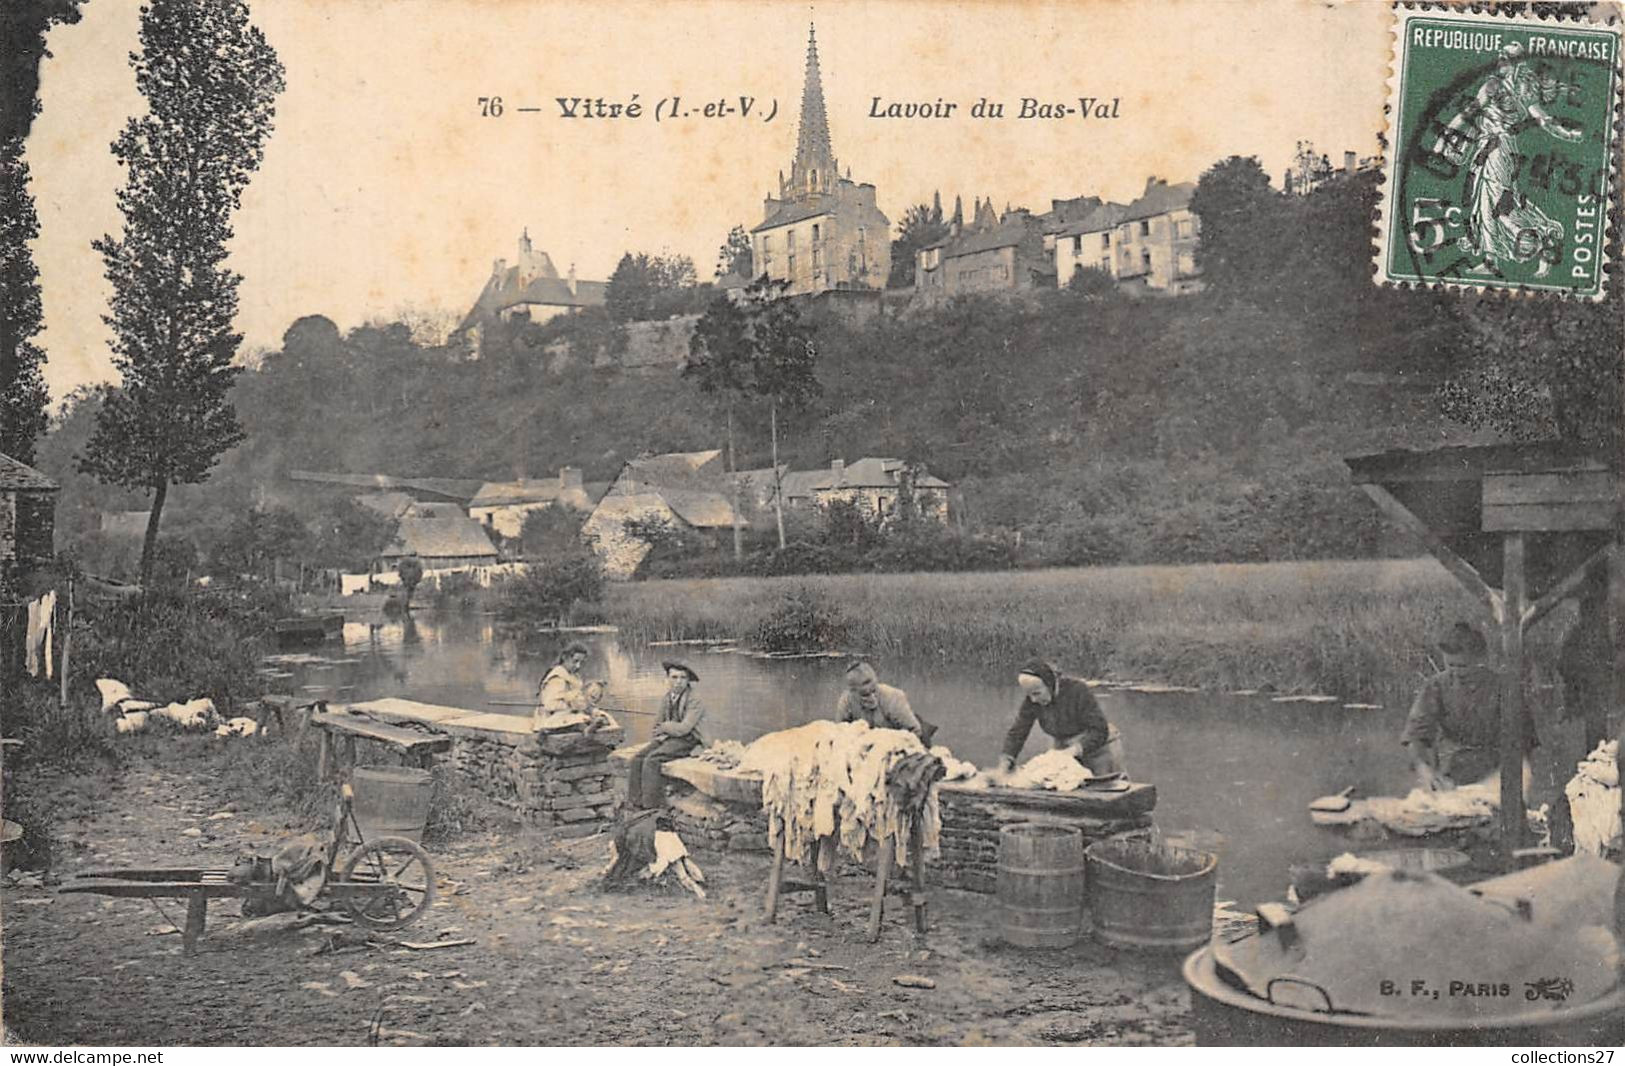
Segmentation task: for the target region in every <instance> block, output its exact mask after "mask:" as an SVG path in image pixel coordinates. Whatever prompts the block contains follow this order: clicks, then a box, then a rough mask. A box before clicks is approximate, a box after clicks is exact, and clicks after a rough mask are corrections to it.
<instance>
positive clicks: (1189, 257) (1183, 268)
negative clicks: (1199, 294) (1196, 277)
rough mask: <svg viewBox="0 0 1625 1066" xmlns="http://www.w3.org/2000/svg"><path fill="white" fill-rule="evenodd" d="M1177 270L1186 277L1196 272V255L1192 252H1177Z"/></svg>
mask: <svg viewBox="0 0 1625 1066" xmlns="http://www.w3.org/2000/svg"><path fill="white" fill-rule="evenodd" d="M1179 272H1180V273H1181V274H1184V275H1186V276H1187V277H1188V276H1190V275H1192V274H1195V273H1196V255H1195V254H1194V253H1192V252H1180V253H1179Z"/></svg>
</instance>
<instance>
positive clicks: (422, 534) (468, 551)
mask: <svg viewBox="0 0 1625 1066" xmlns="http://www.w3.org/2000/svg"><path fill="white" fill-rule="evenodd" d="M383 554H384V555H386V556H396V555H416V556H418V557H420V558H467V557H470V556H488V557H490V558H495V557H496V554H497V550H496V548H494V547H492V546H491V538H489V537H487V536H486V535H485V530H484V529H482V528H481V527H480V524H479V523H478V522H476V521H474V520H473V519H472V518H469V517H468V516H467V515H463V514H459V515H456V516H450V515H447V516H438V515H437V516H434V517H419V516H417V515H411V514H409V515H405V516H404V517H402V518H401V522H400V525H399V527H397V529H396V530H395V540H394V541H393V542H392V543H391V544H390V545H389V547H387V548H385V549H384V551H383Z"/></svg>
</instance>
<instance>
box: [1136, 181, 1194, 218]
mask: <svg viewBox="0 0 1625 1066" xmlns="http://www.w3.org/2000/svg"><path fill="white" fill-rule="evenodd" d="M1195 193H1196V183H1195V182H1194V181H1182V182H1180V183H1179V184H1178V185H1169V184H1168V183H1166V182H1161V181H1159V182H1154V183H1149V184H1147V186H1146V190H1145V195H1143V196H1141V197H1140V198H1139V199H1138V200H1136V201H1134V202H1133V203H1132V204H1129V205H1128V208H1127V209H1126V210H1125V211H1124V212H1123V221H1124V222H1133V221H1136V220H1137V219H1142V218H1154V217H1156V216H1157V215H1166V214H1167V213H1168V212H1170V211H1178V210H1179V209H1181V208H1184V207H1189V206H1190V203H1191V197H1192V196H1193V195H1195Z"/></svg>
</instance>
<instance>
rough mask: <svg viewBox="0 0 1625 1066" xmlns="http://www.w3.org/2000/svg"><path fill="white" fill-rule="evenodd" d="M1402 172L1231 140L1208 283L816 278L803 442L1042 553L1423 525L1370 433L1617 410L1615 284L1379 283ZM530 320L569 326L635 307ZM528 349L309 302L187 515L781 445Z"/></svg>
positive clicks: (1147, 552)
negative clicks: (1260, 153) (1413, 519)
mask: <svg viewBox="0 0 1625 1066" xmlns="http://www.w3.org/2000/svg"><path fill="white" fill-rule="evenodd" d="M1377 193H1378V186H1377V184H1376V181H1375V175H1371V174H1366V175H1359V176H1355V177H1351V178H1345V179H1339V180H1333V181H1329V182H1327V183H1325V184H1324V185H1322V186H1321V187H1319V188H1317V189H1316V190H1315V191H1314V192H1313V193H1312V194H1311V195H1309V196H1305V197H1296V196H1282V195H1280V194H1278V193H1276V192H1274V191H1273V190H1271V189H1270V188H1269V186H1268V182H1267V179H1266V178H1264V175H1263V173H1262V171H1259V170H1257V164H1256V162H1254V161H1251V160H1241V159H1232V160H1228V161H1225V162H1224V163H1221V164H1219V165H1217V166H1216V167H1214V168H1213V169H1212V170H1210V171H1209V173H1208V174H1207V175H1205V176H1204V178H1203V181H1202V182H1201V184H1200V185H1199V189H1198V193H1197V199H1196V202H1195V205H1194V206H1195V209H1196V210H1197V211H1198V212H1199V213H1200V215H1201V218H1202V223H1203V244H1202V248H1201V254H1202V260H1203V267H1204V270H1205V272H1206V275H1207V280H1208V282H1209V286H1208V290H1207V291H1206V292H1204V293H1201V294H1199V295H1195V296H1188V297H1181V298H1177V299H1145V298H1134V297H1129V296H1122V295H1118V294H1116V293H1114V292H1111V291H1104V292H1103V291H1101V288H1100V287H1099V286H1082V287H1071V288H1068V289H1066V290H1061V291H1057V292H1052V293H1045V294H1042V295H1041V296H1040V297H1037V298H1033V299H1029V300H1025V301H1014V300H1003V299H993V298H981V299H959V300H956V301H953V302H950V303H948V304H947V305H945V306H942V307H940V308H936V309H931V310H907V309H906V310H904V311H903V312H901V313H898V314H891V313H888V314H886V315H884V316H882V317H879V318H877V319H874V320H870V321H864V322H853V321H849V320H847V319H845V318H843V317H839V316H836V315H833V314H830V313H827V312H823V313H821V312H819V311H818V310H816V309H815V308H812V307H809V308H807V310H806V311H805V313H804V314H803V316H802V320H803V321H804V322H805V323H806V324H807V325H809V326H810V327H812V329H813V330H814V334H813V335H814V338H815V345H816V362H815V364H814V367H813V369H814V373H815V374H816V378H817V389H816V390H815V391H813V392H810V393H809V394H808V395H807V396H806V397H805V402H804V403H800V404H796V405H791V406H788V407H781V408H780V410H779V411H778V418H777V421H778V427H777V428H778V449H779V457H780V460H781V461H782V462H785V463H787V464H789V465H790V466H791V467H792V468H796V469H806V468H812V467H820V466H826V465H827V464H828V463H829V461H830V460H831V459H833V458H844V459H846V460H848V461H851V460H855V459H857V458H860V457H862V456H865V455H885V456H895V457H897V458H901V459H905V460H910V461H913V462H917V463H923V464H924V465H925V466H926V467H927V468H928V469H929V470H930V472H931V473H933V474H936V475H938V476H940V477H943V478H946V479H947V480H949V481H951V482H953V483H955V485H956V486H957V488H958V493H959V495H958V498H957V499H956V501H955V504H956V512H957V515H958V526H959V528H960V530H961V531H962V532H963V533H964V534H965V535H976V536H979V537H982V538H984V539H987V540H994V541H998V542H1000V543H1002V544H1005V545H1006V546H1008V547H1009V549H1010V550H1009V551H1008V552H1006V553H1005V555H1006V556H1007V557H1012V558H1015V559H1017V560H1019V561H1021V562H1023V563H1027V564H1043V563H1056V564H1059V563H1066V564H1075V563H1109V562H1189V561H1203V560H1229V561H1241V560H1261V559H1289V558H1317V557H1331V556H1353V555H1363V554H1370V553H1372V552H1379V551H1385V550H1394V549H1395V548H1396V547H1397V546H1398V542H1397V541H1394V540H1392V539H1391V534H1388V533H1385V532H1384V530H1383V527H1382V523H1381V522H1380V520H1379V519H1378V517H1377V515H1376V514H1375V512H1374V510H1373V509H1372V508H1371V507H1370V506H1369V504H1368V502H1367V501H1366V500H1365V499H1364V497H1363V496H1362V495H1360V494H1359V493H1358V492H1357V491H1354V490H1353V489H1351V488H1350V487H1349V485H1348V481H1347V476H1346V473H1345V471H1344V468H1343V467H1342V464H1341V462H1340V457H1341V456H1342V455H1344V454H1348V453H1351V452H1359V451H1368V450H1376V449H1380V448H1385V447H1395V446H1412V447H1419V446H1428V445H1434V444H1439V443H1445V442H1449V441H1460V440H1465V439H1468V435H1469V434H1470V433H1472V432H1474V431H1475V430H1478V431H1484V432H1496V433H1501V434H1507V433H1521V434H1524V435H1528V434H1531V433H1534V434H1537V435H1541V434H1544V435H1554V434H1562V435H1569V436H1578V437H1581V438H1584V439H1594V440H1595V439H1600V438H1601V437H1604V436H1606V434H1607V433H1610V432H1612V431H1613V430H1612V427H1613V426H1614V425H1615V424H1617V419H1612V418H1611V417H1610V416H1608V415H1607V413H1606V410H1609V409H1608V408H1607V405H1608V404H1609V403H1612V404H1613V408H1611V410H1617V405H1618V384H1617V375H1618V369H1619V355H1618V352H1619V350H1620V347H1621V341H1620V326H1619V322H1620V321H1621V318H1622V316H1621V315H1620V314H1619V299H1618V297H1617V296H1616V297H1614V298H1612V299H1610V300H1609V301H1607V302H1606V303H1604V304H1602V305H1598V306H1596V307H1586V308H1581V309H1576V308H1575V307H1574V305H1572V304H1566V305H1563V306H1564V308H1565V310H1564V312H1563V314H1562V315H1561V316H1559V315H1556V314H1555V313H1554V309H1555V308H1556V306H1557V305H1555V304H1552V303H1549V302H1548V303H1542V304H1538V305H1537V304H1536V303H1535V302H1533V301H1507V300H1504V299H1496V298H1491V297H1476V296H1471V295H1469V296H1462V295H1459V294H1453V293H1443V294H1440V293H1431V292H1411V291H1396V290H1388V289H1380V288H1377V287H1376V286H1374V285H1372V284H1371V283H1370V280H1369V276H1370V262H1371V258H1370V219H1371V218H1372V212H1373V211H1374V209H1375V205H1376V202H1377ZM641 265H642V264H639V263H638V261H637V259H636V257H633V258H632V259H631V261H630V266H629V269H630V270H632V271H633V272H634V273H635V272H637V271H638V268H639V267H640V266H641ZM521 328H523V329H526V330H530V331H533V332H540V333H542V334H543V335H544V336H545V337H546V338H548V339H549V340H550V341H557V340H565V341H569V340H571V339H572V338H573V337H576V336H578V335H579V334H590V333H592V332H593V331H597V332H598V333H599V334H602V333H603V331H613V330H614V329H616V328H618V326H617V324H616V323H615V322H614V321H613V320H610V319H608V318H607V317H604V318H602V319H601V318H600V317H599V316H592V315H578V316H575V317H573V318H568V319H555V320H553V321H551V322H548V323H545V324H541V325H529V324H525V325H524V326H522V327H521ZM527 350H528V349H526V348H525V347H523V346H518V347H515V348H514V349H512V350H511V351H509V352H507V353H506V354H503V355H501V356H499V357H495V358H486V359H481V360H469V359H467V358H466V356H465V354H464V353H463V352H462V351H461V350H460V349H456V348H437V347H428V346H424V345H421V344H419V343H418V342H417V341H416V340H415V339H414V338H413V337H412V335H411V331H410V330H409V329H408V328H407V327H405V326H403V325H389V324H374V325H368V326H363V327H359V328H357V329H354V330H351V331H349V332H348V333H344V332H341V331H340V330H339V329H338V328H337V327H336V326H334V324H333V323H332V322H330V321H329V320H327V319H325V318H321V317H317V316H312V317H307V318H302V319H300V320H299V321H297V322H295V323H293V324H292V325H291V326H290V328H289V329H288V331H287V333H286V335H285V336H284V338H283V344H282V347H281V348H280V349H279V350H278V351H276V352H273V353H271V354H269V355H268V356H267V357H266V358H265V359H264V361H263V364H262V365H261V366H260V367H259V368H258V369H256V370H253V371H249V372H245V373H243V374H242V375H241V376H240V377H239V379H238V381H237V384H236V387H235V388H234V390H233V393H232V397H233V402H234V403H235V405H236V408H237V411H238V416H239V418H240V420H241V423H242V426H243V431H244V434H245V438H246V439H245V442H244V443H243V444H241V445H239V446H238V447H237V448H235V449H234V450H232V451H231V452H229V453H227V455H226V456H225V457H224V458H223V459H222V460H221V462H220V465H219V467H218V469H217V471H216V473H215V476H214V478H213V480H212V482H211V483H210V484H209V485H208V486H207V487H201V488H196V489H194V488H192V487H190V486H183V487H177V490H176V492H175V494H174V497H173V499H172V507H174V508H175V512H176V517H175V528H176V529H177V530H183V531H189V535H192V536H193V538H194V540H197V541H198V548H199V550H200V551H201V552H203V553H204V554H207V552H208V551H209V550H210V547H211V546H210V545H209V544H207V543H204V541H205V540H206V539H207V538H208V536H209V535H210V532H209V531H211V530H224V529H225V528H226V527H227V526H228V525H229V522H230V516H231V515H233V514H234V513H237V512H240V511H241V510H242V509H244V508H246V507H251V506H270V505H272V504H276V503H288V504H290V505H298V500H297V498H296V494H295V493H294V489H295V486H294V485H292V484H291V483H289V482H288V481H287V479H286V477H285V475H286V473H287V471H289V470H293V469H321V470H332V471H354V472H376V471H381V472H389V473H394V474H401V475H420V476H455V477H471V478H491V479H507V478H512V477H514V476H515V475H516V474H517V473H520V472H524V473H527V474H528V475H529V476H532V477H544V476H549V475H551V474H552V473H553V472H555V471H556V470H557V469H558V468H559V467H560V466H563V465H566V464H568V465H574V466H578V467H581V468H582V469H583V471H584V473H585V476H586V478H587V480H589V481H592V480H609V479H611V478H612V477H613V476H614V475H615V474H616V472H617V471H618V470H619V468H620V466H621V464H622V463H623V462H625V461H626V460H627V459H630V458H633V457H635V456H637V455H639V454H641V453H646V452H664V451H682V450H697V449H705V448H717V447H722V446H723V444H724V442H725V441H726V440H727V437H728V419H729V411H730V410H731V411H732V413H733V420H734V436H735V440H736V444H737V449H738V464H739V466H740V467H741V468H750V467H766V466H767V465H768V463H769V457H770V453H771V451H772V447H773V437H772V432H771V429H772V425H771V422H772V411H771V404H770V403H769V402H768V401H767V400H766V399H764V398H763V397H761V396H759V395H757V396H752V395H749V394H731V395H728V396H723V395H720V394H718V393H716V392H711V393H707V392H705V391H703V390H702V388H701V384H700V381H699V380H697V379H696V378H694V377H693V376H692V375H691V376H689V377H688V378H685V377H683V376H682V375H681V374H680V373H679V370H678V368H675V367H673V368H664V367H662V368H657V369H653V370H647V371H642V372H632V371H626V370H621V369H618V368H594V367H592V366H591V365H590V364H589V363H587V362H584V361H575V362H573V363H571V364H570V365H566V366H563V367H562V368H559V369H556V372H547V371H544V370H543V369H542V365H541V361H540V360H539V359H535V358H527V357H526V351H527ZM1517 353H1522V354H1521V355H1517V357H1516V358H1515V357H1514V356H1515V354H1517ZM1508 381H1511V382H1514V383H1515V384H1516V388H1515V389H1513V390H1511V391H1509V390H1508V389H1506V388H1503V387H1502V386H1503V384H1504V383H1506V382H1508ZM96 402H98V397H97V395H96V394H87V395H86V396H85V397H84V398H83V400H82V401H81V403H80V404H79V405H78V407H84V406H86V405H94V404H95V403H96ZM1598 412H1603V413H1601V414H1599V413H1598ZM1452 419H1454V420H1452ZM83 423H84V418H83V412H82V411H80V410H79V409H78V408H77V407H76V408H75V410H74V411H72V413H71V415H70V416H69V417H68V418H67V419H66V420H65V421H64V422H62V423H61V425H60V426H59V429H58V431H57V433H56V435H55V437H54V438H53V439H52V440H51V441H49V442H48V443H47V446H46V447H44V448H43V449H42V456H41V465H42V466H43V467H44V468H45V469H47V470H49V471H50V472H52V473H55V474H61V473H63V463H64V461H65V460H66V456H67V454H71V440H72V439H73V437H74V434H75V433H82V432H83ZM76 426H78V427H80V428H78V429H75V428H74V427H76ZM74 491H75V490H74V489H73V488H72V487H71V486H70V491H69V493H68V499H67V500H66V501H65V503H66V504H67V507H66V508H65V509H66V511H67V512H68V513H73V511H74V505H73V496H74ZM769 524H771V520H769ZM754 532H755V534H756V535H758V536H760V535H762V534H763V533H765V532H766V531H763V530H757V531H754ZM775 539H776V538H775Z"/></svg>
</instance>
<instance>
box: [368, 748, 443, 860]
mask: <svg viewBox="0 0 1625 1066" xmlns="http://www.w3.org/2000/svg"><path fill="white" fill-rule="evenodd" d="M433 782H434V778H433V776H432V775H431V774H430V773H429V771H427V770H412V769H407V768H404V767H403V768H400V769H394V768H386V767H379V766H369V767H362V768H358V769H355V770H352V771H350V784H351V785H352V786H354V788H355V806H354V808H353V810H354V812H355V820H356V824H357V825H359V826H360V827H361V835H362V836H363V837H365V838H366V839H368V840H374V839H376V838H378V837H387V836H395V837H406V838H407V839H408V840H415V841H419V842H422V840H423V827H424V825H426V824H427V823H428V821H429V793H430V791H431V789H432V787H433Z"/></svg>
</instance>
